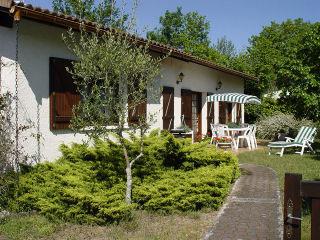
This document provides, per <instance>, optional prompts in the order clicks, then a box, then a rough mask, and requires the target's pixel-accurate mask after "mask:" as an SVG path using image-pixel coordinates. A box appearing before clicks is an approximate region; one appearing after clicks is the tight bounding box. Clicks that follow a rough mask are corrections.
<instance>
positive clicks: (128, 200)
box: [126, 164, 132, 204]
mask: <svg viewBox="0 0 320 240" xmlns="http://www.w3.org/2000/svg"><path fill="white" fill-rule="evenodd" d="M126 173H127V190H126V203H127V204H131V191H132V172H131V164H127V168H126Z"/></svg>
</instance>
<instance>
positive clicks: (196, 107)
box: [181, 89, 202, 139]
mask: <svg viewBox="0 0 320 240" xmlns="http://www.w3.org/2000/svg"><path fill="white" fill-rule="evenodd" d="M201 103H202V98H201V93H200V92H192V91H190V90H185V89H182V90H181V114H182V115H183V116H184V120H185V123H186V125H187V126H188V127H189V128H191V129H192V130H193V132H194V134H195V136H196V139H201V137H202V133H201V131H202V129H201V127H202V126H201V105H202V104H201Z"/></svg>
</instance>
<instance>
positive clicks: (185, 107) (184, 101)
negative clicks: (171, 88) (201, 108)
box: [181, 89, 192, 129]
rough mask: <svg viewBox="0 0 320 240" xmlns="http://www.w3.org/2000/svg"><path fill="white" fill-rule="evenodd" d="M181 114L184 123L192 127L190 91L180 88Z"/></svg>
mask: <svg viewBox="0 0 320 240" xmlns="http://www.w3.org/2000/svg"><path fill="white" fill-rule="evenodd" d="M181 114H182V115H184V121H185V123H186V125H187V126H188V127H189V128H191V129H192V91H190V90H186V89H181Z"/></svg>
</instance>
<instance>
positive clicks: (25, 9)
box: [10, 4, 258, 81]
mask: <svg viewBox="0 0 320 240" xmlns="http://www.w3.org/2000/svg"><path fill="white" fill-rule="evenodd" d="M17 11H20V15H21V17H25V18H27V19H31V20H36V21H39V22H45V23H47V24H50V25H55V26H59V27H63V28H66V29H68V28H72V29H75V30H80V28H81V26H83V27H84V28H85V29H86V30H87V31H92V32H93V31H97V27H98V25H97V24H96V23H94V22H90V21H80V20H79V19H78V18H75V17H72V16H68V15H64V14H59V13H56V12H51V11H49V10H47V9H42V8H34V7H32V5H24V4H17V5H14V6H12V8H11V9H10V12H11V14H15V13H16V12H17ZM99 31H115V32H116V30H115V29H110V28H100V29H99ZM132 37H133V38H134V39H135V41H137V43H139V44H147V42H148V41H147V40H146V39H143V38H140V37H136V36H132ZM150 50H151V51H154V52H157V53H165V54H167V53H169V52H171V55H170V56H171V57H174V58H177V59H180V60H183V61H188V62H193V63H196V64H199V65H202V66H206V67H209V68H212V69H215V70H218V71H221V72H224V73H228V74H231V75H234V76H238V77H241V78H244V79H245V80H255V81H256V80H258V78H256V77H254V76H251V75H249V74H246V73H243V72H240V71H237V70H233V69H230V68H227V67H224V66H221V65H219V64H215V63H213V62H210V61H208V60H204V59H200V58H198V57H195V56H193V55H191V54H189V53H185V52H183V51H180V50H178V49H175V48H172V47H170V46H167V45H164V44H160V43H156V42H152V43H151V44H150Z"/></svg>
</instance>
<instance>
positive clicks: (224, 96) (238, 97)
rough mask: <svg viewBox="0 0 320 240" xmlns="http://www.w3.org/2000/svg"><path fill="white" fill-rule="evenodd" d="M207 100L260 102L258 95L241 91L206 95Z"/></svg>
mask: <svg viewBox="0 0 320 240" xmlns="http://www.w3.org/2000/svg"><path fill="white" fill-rule="evenodd" d="M207 100H208V102H233V103H252V104H261V101H260V99H259V98H258V97H256V96H252V95H247V94H243V93H220V94H213V95H210V96H208V97H207Z"/></svg>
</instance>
